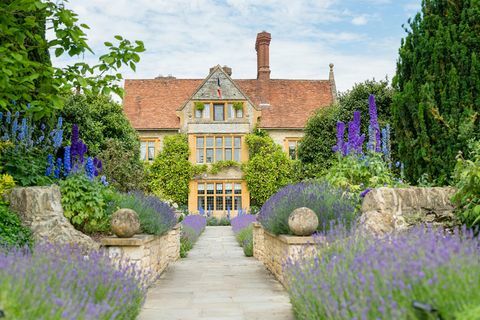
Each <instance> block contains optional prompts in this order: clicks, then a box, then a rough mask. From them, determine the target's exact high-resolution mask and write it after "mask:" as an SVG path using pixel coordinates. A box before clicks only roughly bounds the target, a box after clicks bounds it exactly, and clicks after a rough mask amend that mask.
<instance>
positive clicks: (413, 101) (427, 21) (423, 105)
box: [392, 0, 480, 184]
mask: <svg viewBox="0 0 480 320" xmlns="http://www.w3.org/2000/svg"><path fill="white" fill-rule="evenodd" d="M479 19H480V2H479V1H478V0H462V1H460V0H455V1H447V0H425V1H423V2H422V10H421V13H418V14H417V15H416V16H415V18H414V19H413V20H409V21H408V24H409V28H405V31H406V33H407V36H406V38H405V39H403V40H402V44H401V47H400V50H399V54H400V57H399V60H398V63H397V73H396V76H395V77H394V80H393V85H394V87H395V88H396V89H397V93H396V94H395V96H394V102H393V107H392V115H393V125H394V129H395V135H396V141H397V144H398V155H399V157H400V159H401V160H402V162H404V164H405V174H406V176H407V178H409V179H410V180H412V181H418V180H419V179H420V178H422V180H425V179H427V180H430V181H436V183H438V184H446V183H449V182H450V180H451V175H452V172H453V169H454V167H455V156H456V155H457V153H458V152H459V151H465V150H466V149H467V141H468V140H469V139H470V138H472V137H473V138H477V139H478V138H479V137H480V127H479V122H480V116H479V110H480V57H479V52H480V23H479Z"/></svg>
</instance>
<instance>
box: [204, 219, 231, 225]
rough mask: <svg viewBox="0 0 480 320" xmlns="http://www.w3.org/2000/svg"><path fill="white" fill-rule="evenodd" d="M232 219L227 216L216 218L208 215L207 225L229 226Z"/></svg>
mask: <svg viewBox="0 0 480 320" xmlns="http://www.w3.org/2000/svg"><path fill="white" fill-rule="evenodd" d="M229 225H230V220H229V219H228V218H226V217H222V218H220V219H219V218H216V217H208V218H207V226H229Z"/></svg>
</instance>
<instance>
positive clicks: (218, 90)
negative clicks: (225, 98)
mask: <svg viewBox="0 0 480 320" xmlns="http://www.w3.org/2000/svg"><path fill="white" fill-rule="evenodd" d="M217 95H218V97H219V98H220V99H222V88H221V87H220V77H218V78H217Z"/></svg>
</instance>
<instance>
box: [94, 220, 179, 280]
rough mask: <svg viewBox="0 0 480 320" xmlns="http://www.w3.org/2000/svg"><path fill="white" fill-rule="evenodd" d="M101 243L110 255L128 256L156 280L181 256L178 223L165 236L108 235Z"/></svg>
mask: <svg viewBox="0 0 480 320" xmlns="http://www.w3.org/2000/svg"><path fill="white" fill-rule="evenodd" d="M101 243H102V245H103V246H104V247H105V249H106V250H107V252H108V255H109V256H110V257H113V258H119V257H122V258H127V259H128V260H129V261H131V262H133V263H135V264H136V265H137V266H138V267H139V268H140V269H141V270H142V271H144V272H147V273H149V279H150V280H151V281H154V280H155V279H157V278H158V277H159V276H160V274H161V273H162V272H163V271H164V270H165V269H166V268H167V267H168V265H169V264H170V263H171V262H173V261H176V260H177V259H179V258H180V226H179V225H177V226H176V227H175V228H173V229H172V230H170V231H169V232H168V233H166V234H165V235H163V236H154V235H147V234H139V235H135V236H133V237H132V238H117V237H106V238H103V239H102V240H101Z"/></svg>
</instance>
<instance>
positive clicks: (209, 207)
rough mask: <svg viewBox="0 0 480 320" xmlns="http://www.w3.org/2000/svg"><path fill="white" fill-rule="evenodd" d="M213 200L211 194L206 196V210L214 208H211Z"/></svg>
mask: <svg viewBox="0 0 480 320" xmlns="http://www.w3.org/2000/svg"><path fill="white" fill-rule="evenodd" d="M213 200H214V197H213V196H208V197H207V210H208V211H212V210H214V208H213V204H214V203H213Z"/></svg>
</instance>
